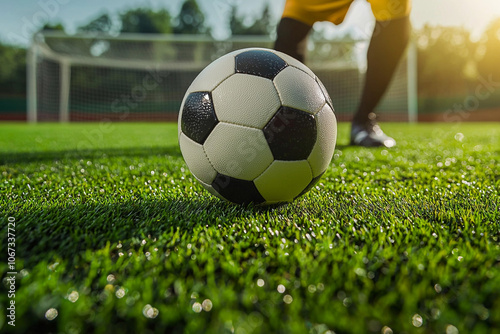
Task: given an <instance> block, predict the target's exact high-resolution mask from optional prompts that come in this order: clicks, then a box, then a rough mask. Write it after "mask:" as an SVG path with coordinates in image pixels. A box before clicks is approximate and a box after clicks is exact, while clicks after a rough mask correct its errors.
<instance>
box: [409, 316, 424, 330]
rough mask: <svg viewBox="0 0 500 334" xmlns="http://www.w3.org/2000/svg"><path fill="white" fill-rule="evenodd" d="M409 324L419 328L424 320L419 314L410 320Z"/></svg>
mask: <svg viewBox="0 0 500 334" xmlns="http://www.w3.org/2000/svg"><path fill="white" fill-rule="evenodd" d="M411 323H412V324H413V326H415V327H421V326H422V325H423V323H424V319H423V318H422V316H421V315H420V314H418V313H416V314H414V315H413V317H412V318H411Z"/></svg>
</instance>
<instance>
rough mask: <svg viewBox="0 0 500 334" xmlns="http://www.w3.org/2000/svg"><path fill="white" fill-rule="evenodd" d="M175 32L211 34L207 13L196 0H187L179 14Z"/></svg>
mask: <svg viewBox="0 0 500 334" xmlns="http://www.w3.org/2000/svg"><path fill="white" fill-rule="evenodd" d="M176 21H177V25H176V26H175V27H174V34H193V35H197V34H202V35H204V34H209V33H210V28H209V27H208V26H207V25H206V24H205V15H204V14H203V12H202V11H201V10H200V7H199V6H198V3H197V2H196V0H185V1H184V3H183V4H182V7H181V10H180V12H179V15H178V16H177V18H176Z"/></svg>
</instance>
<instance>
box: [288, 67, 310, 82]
mask: <svg viewBox="0 0 500 334" xmlns="http://www.w3.org/2000/svg"><path fill="white" fill-rule="evenodd" d="M287 64H288V63H287ZM288 66H290V67H293V68H296V69H298V70H299V71H302V72H304V73H305V74H307V75H308V76H309V77H310V78H313V79H314V81H316V78H317V76H316V74H314V73H313V74H314V76H311V74H309V73H307V72H306V71H304V70H303V69H301V68H300V67H297V66H294V65H292V64H288ZM304 66H306V65H304ZM311 71H312V70H311Z"/></svg>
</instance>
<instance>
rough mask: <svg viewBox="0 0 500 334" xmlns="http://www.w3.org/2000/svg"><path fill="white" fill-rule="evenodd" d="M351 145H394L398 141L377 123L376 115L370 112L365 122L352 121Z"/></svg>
mask: <svg viewBox="0 0 500 334" xmlns="http://www.w3.org/2000/svg"><path fill="white" fill-rule="evenodd" d="M351 145H356V146H364V147H380V146H384V147H393V146H395V145H396V141H395V140H394V139H393V138H391V137H389V136H387V135H386V134H385V133H384V132H383V131H382V129H381V128H380V126H379V125H378V123H377V120H376V115H375V114H374V113H370V114H369V115H368V120H366V121H365V122H357V121H353V122H352V127H351Z"/></svg>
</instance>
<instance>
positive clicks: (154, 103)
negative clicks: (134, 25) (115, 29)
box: [28, 32, 416, 122]
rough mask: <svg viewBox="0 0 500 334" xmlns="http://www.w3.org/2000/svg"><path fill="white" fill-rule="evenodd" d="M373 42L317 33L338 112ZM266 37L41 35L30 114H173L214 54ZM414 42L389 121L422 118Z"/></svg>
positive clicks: (41, 117) (393, 89)
mask: <svg viewBox="0 0 500 334" xmlns="http://www.w3.org/2000/svg"><path fill="white" fill-rule="evenodd" d="M366 45H367V41H362V40H333V41H332V40H311V41H310V43H309V46H308V54H307V61H306V64H307V65H308V66H309V67H310V68H311V69H312V70H313V71H314V72H315V73H316V75H317V76H318V77H319V78H320V79H321V81H322V82H323V83H324V85H325V86H326V88H327V90H328V92H329V93H330V95H331V97H332V100H333V103H334V107H335V113H336V116H337V119H338V120H340V121H343V120H349V119H350V118H351V116H352V114H353V113H354V111H355V110H356V108H357V106H358V103H359V97H360V94H361V90H362V83H363V76H364V72H365V68H366V66H365V64H364V61H363V59H364V57H365V54H366ZM272 46H273V41H272V40H270V39H269V38H262V37H238V38H232V39H228V40H223V41H219V40H213V39H211V38H209V37H204V36H186V35H155V34H122V35H120V36H118V37H110V36H100V35H96V34H86V35H65V34H62V33H60V32H43V33H39V34H37V35H36V36H35V37H34V39H33V43H32V45H31V47H30V50H29V61H28V120H29V121H32V122H37V121H60V122H68V121H145V122H147V121H171V120H175V119H176V118H177V114H178V111H179V108H180V104H181V101H182V98H183V96H184V93H185V91H186V89H187V88H188V86H189V85H190V83H191V82H192V81H193V80H194V78H195V77H196V76H197V75H198V73H199V72H200V71H201V70H202V69H203V68H204V67H205V66H206V65H208V64H209V63H210V62H211V61H213V60H215V59H217V58H218V57H220V56H222V55H224V54H226V53H228V52H230V51H233V50H237V49H242V48H248V47H266V48H272ZM415 63H416V60H415V57H414V56H413V52H412V48H409V51H408V52H407V56H406V57H405V59H404V60H403V61H401V63H400V64H399V68H398V69H397V73H396V75H395V76H394V78H393V80H392V83H391V86H390V88H389V90H388V91H387V93H386V95H385V97H384V99H383V101H382V102H381V103H380V105H379V106H378V110H377V111H378V113H379V115H380V118H381V119H382V120H389V121H414V120H415V118H416V103H415V101H416V92H415V90H416V77H415V75H412V72H414V68H415V66H416V64H415Z"/></svg>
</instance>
